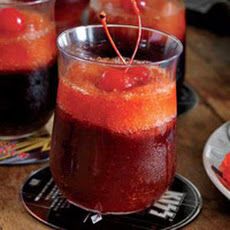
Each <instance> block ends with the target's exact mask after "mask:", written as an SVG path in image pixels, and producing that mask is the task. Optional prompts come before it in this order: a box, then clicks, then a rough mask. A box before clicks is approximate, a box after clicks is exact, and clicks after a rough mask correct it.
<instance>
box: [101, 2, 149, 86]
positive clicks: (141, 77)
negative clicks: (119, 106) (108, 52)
mask: <svg viewBox="0 0 230 230" xmlns="http://www.w3.org/2000/svg"><path fill="white" fill-rule="evenodd" d="M127 2H128V1H127ZM129 4H131V6H132V8H133V11H134V13H135V14H136V15H137V18H138V27H139V29H138V37H137V42H136V46H135V49H134V52H133V55H132V57H131V59H130V62H129V63H127V62H126V60H125V59H124V58H123V56H122V55H121V53H120V52H119V50H118V48H117V47H116V44H115V43H114V41H113V39H112V37H111V35H110V32H109V29H108V27H107V23H106V14H105V12H102V13H101V14H100V19H101V23H102V25H103V28H104V30H105V33H106V35H107V37H108V39H109V41H110V43H111V45H112V47H113V49H114V51H115V52H116V54H117V55H118V57H119V58H120V60H121V61H122V63H123V64H124V65H127V68H123V69H115V68H108V69H107V70H106V71H105V72H104V73H103V75H102V77H101V78H100V80H99V82H98V84H97V87H98V88H100V89H102V90H105V91H114V90H115V91H123V90H126V89H129V88H133V87H136V86H140V85H144V84H146V83H148V82H149V80H150V71H149V70H148V69H147V68H146V67H144V66H136V67H131V65H132V64H133V61H134V58H135V56H136V53H137V50H138V47H139V44H140V41H141V34H142V22H141V16H140V10H139V8H138V5H137V2H136V0H130V2H129Z"/></svg>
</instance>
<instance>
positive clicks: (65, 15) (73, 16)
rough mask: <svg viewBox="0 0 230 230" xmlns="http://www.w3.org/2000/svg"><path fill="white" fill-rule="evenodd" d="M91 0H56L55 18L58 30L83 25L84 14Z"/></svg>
mask: <svg viewBox="0 0 230 230" xmlns="http://www.w3.org/2000/svg"><path fill="white" fill-rule="evenodd" d="M88 2H89V0H56V3H55V19H56V24H57V29H58V32H62V31H64V30H66V29H68V28H71V27H74V26H79V25H81V20H82V14H83V12H84V10H85V8H86V6H87V5H88Z"/></svg>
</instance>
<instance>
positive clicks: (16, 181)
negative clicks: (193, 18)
mask: <svg viewBox="0 0 230 230" xmlns="http://www.w3.org/2000/svg"><path fill="white" fill-rule="evenodd" d="M187 39H188V46H187V75H186V81H187V82H188V83H189V84H190V85H191V86H192V87H193V88H194V89H195V90H196V92H197V93H198V95H199V96H200V103H199V104H198V105H197V106H196V107H195V108H194V109H193V110H192V111H190V112H189V113H187V114H185V115H183V116H181V117H180V118H179V119H178V125H177V130H178V136H177V153H178V172H179V173H180V174H182V175H183V176H185V177H187V178H188V179H190V180H191V181H192V182H193V183H194V184H195V185H196V186H197V188H198V189H199V190H200V192H201V194H202V196H203V199H204V206H203V210H202V212H201V214H200V216H199V217H198V218H197V219H196V220H195V221H194V222H192V223H191V224H190V225H188V226H186V227H185V228H184V229H188V230H214V229H215V230H216V229H221V230H222V229H223V230H225V229H226V230H227V229H230V208H229V207H230V202H229V201H228V200H227V199H226V198H225V197H224V196H223V195H222V194H221V193H220V192H219V191H218V190H217V189H216V188H215V187H214V185H213V184H212V183H211V181H210V180H209V178H208V177H207V175H206V173H205V171H204V168H203V164H202V151H203V147H204V144H205V142H206V141H207V138H208V137H209V135H210V134H211V133H212V132H213V131H214V130H215V129H216V128H217V127H219V126H220V125H221V124H222V123H224V122H225V121H227V120H230V76H229V73H230V69H229V68H230V56H229V53H230V50H229V44H230V40H229V38H226V37H218V36H217V35H213V34H211V33H209V32H207V31H203V30H199V29H195V28H192V27H190V28H189V29H188V36H187ZM42 166H44V165H31V166H22V167H0V229H3V230H24V229H26V230H30V229H31V230H34V229H36V230H45V229H49V228H48V227H46V226H45V225H42V224H40V223H39V222H38V221H37V220H35V219H34V218H33V217H31V216H30V215H29V214H28V213H27V212H26V211H25V209H24V208H23V207H22V204H21V202H20V198H19V190H20V187H21V185H22V183H23V181H24V180H25V179H26V177H27V176H28V175H29V174H30V173H31V172H32V171H33V170H36V169H38V168H40V167H42Z"/></svg>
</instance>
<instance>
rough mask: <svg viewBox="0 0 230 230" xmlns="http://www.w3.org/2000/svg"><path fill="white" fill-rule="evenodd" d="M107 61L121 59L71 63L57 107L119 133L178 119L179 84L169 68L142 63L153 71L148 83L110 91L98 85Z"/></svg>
mask: <svg viewBox="0 0 230 230" xmlns="http://www.w3.org/2000/svg"><path fill="white" fill-rule="evenodd" d="M94 61H95V60H94ZM99 62H103V63H99ZM108 62H110V63H113V64H114V63H115V62H116V63H117V62H119V61H117V60H113V59H98V60H97V63H96V64H95V62H85V63H74V64H72V65H70V66H68V67H67V71H66V73H65V74H64V76H60V82H59V89H58V99H57V102H58V106H59V107H60V108H61V109H62V110H64V111H65V112H66V113H67V114H69V115H70V116H71V117H72V118H74V119H77V120H80V121H83V122H87V123H90V124H93V125H96V126H99V127H103V128H107V129H109V130H111V131H113V132H118V133H136V132H138V131H143V130H149V129H151V128H154V127H159V126H162V125H164V124H165V123H168V122H169V121H171V120H172V119H174V118H175V116H176V85H175V81H174V79H170V76H169V73H168V72H167V71H165V70H163V69H161V68H159V67H154V66H151V65H149V63H148V64H147V63H144V62H143V63H141V64H142V65H145V66H148V68H149V70H150V71H151V81H150V82H149V83H148V84H146V85H142V86H137V87H134V88H131V89H128V90H124V91H122V92H120V91H119V92H118V91H115V90H114V91H112V92H107V91H103V90H101V89H99V88H98V87H97V86H96V85H97V82H98V80H99V79H100V78H101V76H102V74H103V72H104V71H105V70H106V68H108V65H107V66H106V65H104V63H108ZM135 64H140V63H135ZM123 67H124V66H123ZM114 68H115V67H114ZM116 68H118V67H116ZM119 68H121V66H120V67H119ZM130 68H132V66H131V67H130Z"/></svg>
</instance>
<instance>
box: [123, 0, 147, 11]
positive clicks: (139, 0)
mask: <svg viewBox="0 0 230 230" xmlns="http://www.w3.org/2000/svg"><path fill="white" fill-rule="evenodd" d="M121 3H122V6H123V7H124V9H125V10H127V11H133V3H132V2H131V1H124V0H121ZM136 4H137V6H138V8H139V9H140V10H144V8H145V7H146V0H136Z"/></svg>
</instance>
